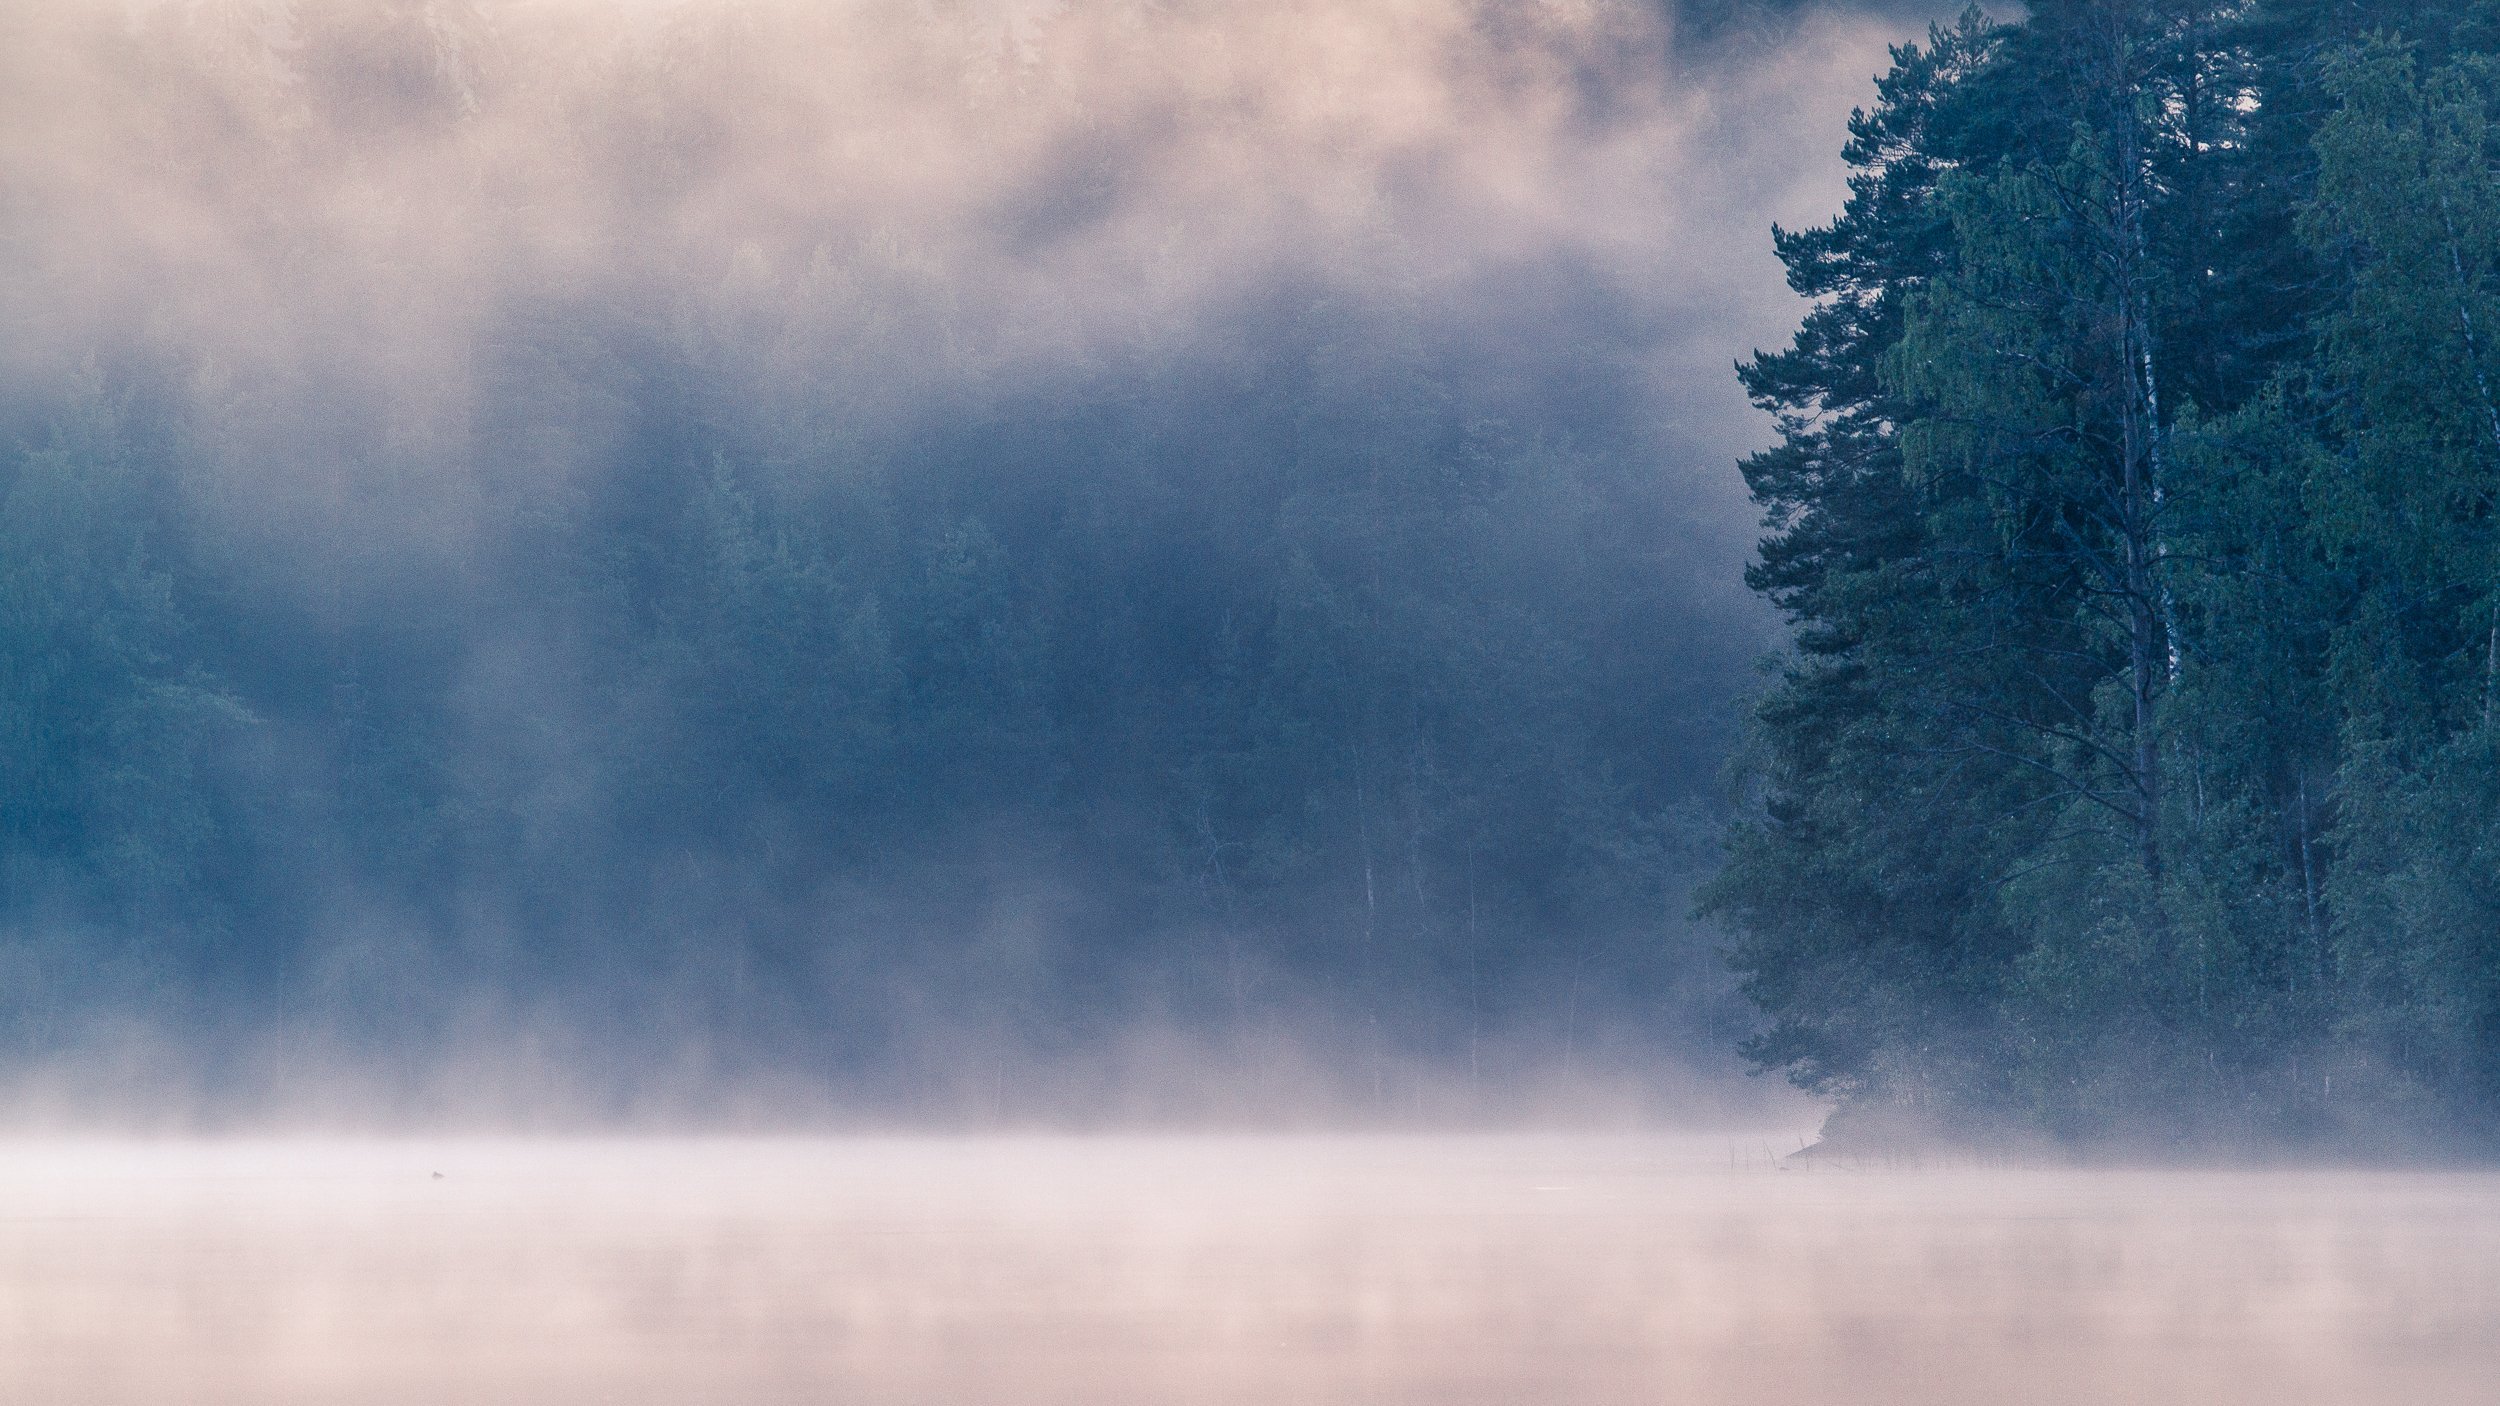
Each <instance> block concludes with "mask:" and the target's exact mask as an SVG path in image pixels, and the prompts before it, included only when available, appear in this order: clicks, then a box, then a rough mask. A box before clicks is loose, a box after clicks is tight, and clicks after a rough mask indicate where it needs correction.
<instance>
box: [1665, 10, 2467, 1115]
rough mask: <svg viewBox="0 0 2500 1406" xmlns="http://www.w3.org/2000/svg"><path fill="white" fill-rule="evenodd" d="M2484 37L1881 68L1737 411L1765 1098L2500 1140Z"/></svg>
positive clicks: (2182, 45) (2344, 31)
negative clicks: (1757, 686)
mask: <svg viewBox="0 0 2500 1406" xmlns="http://www.w3.org/2000/svg"><path fill="white" fill-rule="evenodd" d="M2398 34H2402V35H2404V36H2406V37H2404V38H2397V37H2393V36H2395V35H2398ZM2495 44H2500V35H2495V34H2493V33H2492V32H2491V27H2490V25H2489V23H2488V16H2487V15H2486V14H2484V13H2482V11H2481V9H2480V8H2479V7H2471V6H2468V7H2457V8H2456V9H2454V10H2453V12H2452V11H2451V10H2449V9H2445V8H2441V7H2430V6H2424V7H2413V6H2401V7H2390V6H2377V7H2373V6H2366V5H2353V4H2339V5H2333V6H2318V5H2301V4H2267V3H2255V4H2247V5H2217V4H2195V3H2186V0H2157V2H2156V0H2066V2H2065V3H2056V4H2045V3H2044V4H2041V5H2037V6H2035V7H2033V11H2032V13H2031V15H2030V17H2029V18H2028V19H2027V20H2025V21H2024V22H2022V23H2020V24H2018V25H2014V26H2010V27H2002V28H1991V27H1990V26H1988V25H1987V24H1986V23H1985V22H1983V21H1981V20H1980V19H1979V18H1978V17H1977V15H1976V13H1974V14H1973V15H1972V16H1970V17H1967V18H1965V19H1964V20H1963V21H1962V22H1961V23H1960V24H1959V25H1957V26H1956V27H1955V28H1953V29H1951V30H1939V31H1937V32H1936V33H1935V35H1934V36H1933V39H1932V41H1931V43H1930V44H1929V45H1927V46H1925V47H1923V48H1916V49H1906V50H1903V51H1901V52H1900V54H1899V55H1898V62H1897V66H1896V68H1895V71H1894V73H1893V75H1892V76H1891V77H1890V78H1889V79H1888V80H1887V81H1886V84H1885V87H1884V90H1883V94H1882V97H1883V102H1882V105H1881V106H1880V107H1879V108H1878V109H1876V110H1875V111H1874V112H1872V113H1869V114H1864V115H1862V116H1861V117H1860V118H1859V119H1858V121H1857V123H1856V125H1855V129H1854V131H1853V138H1854V140H1853V141H1852V143H1851V145H1850V147H1849V149H1848V155H1849V159H1850V161H1851V163H1852V165H1853V166H1855V167H1857V168H1858V170H1859V172H1860V175H1859V176H1858V178H1857V180H1856V183H1855V185H1854V187H1853V199H1852V200H1851V203H1850V205H1849V207H1848V209H1847V210H1846V211H1845V212H1844V213H1843V214H1842V216H1841V217H1840V218H1839V219H1838V220H1837V221H1835V222H1834V224H1833V225H1831V226H1830V227H1829V228H1827V229H1824V230H1817V231H1810V232H1808V233H1806V234H1803V235H1792V234H1786V233H1782V234H1781V235H1779V240H1780V251H1781V253H1782V255H1783V257H1785V258H1786V259H1787V260H1788V263H1789V266H1790V269H1791V271H1792V281H1794V282H1795V283H1796V284H1797V286H1798V288H1799V290H1800V291H1801V292H1804V293H1806V294H1808V295H1809V296H1811V297H1814V298H1816V299H1817V300H1818V305H1817V307H1816V309H1815V310H1814V311H1813V312H1812V313H1811V314H1810V315H1809V316H1808V318H1807V320H1806V323H1805V325H1804V327H1803V328H1802V329H1801V330H1800V332H1799V334H1798V338H1797V342H1796V346H1795V348H1794V349H1793V350H1791V351H1788V352H1783V353H1778V354H1765V355H1762V356H1760V357H1757V358H1756V359H1755V360H1754V361H1753V362H1752V363H1750V364H1748V365H1747V366H1746V367H1745V368H1744V374H1745V377H1746V382H1747V385H1748V387H1749V388H1750V389H1751V390H1752V391H1753V392H1754V394H1755V397H1756V399H1757V400H1758V401H1759V402H1760V403H1762V404H1763V405H1764V406H1765V407H1766V408H1768V409H1771V410H1773V411H1774V412H1776V413H1778V414H1779V415H1780V416H1781V428H1782V443H1781V445H1780V446H1779V447H1777V448H1775V449H1773V450H1771V451H1769V452H1767V453H1765V454H1764V455H1761V456H1759V457H1758V458H1756V459H1755V460H1754V461H1752V462H1751V463H1750V464H1749V465H1748V475H1749V478H1750V480H1751V482H1752V483H1753V486H1754V489H1755V492H1756V496H1757V497H1758V498H1759V499H1760V500H1761V501H1762V502H1763V503H1764V504H1765V506H1766V507H1767V508H1768V510H1769V523H1770V526H1771V529H1772V534H1771V536H1770V537H1768V538H1767V539H1766V540H1765V542H1764V547H1763V565H1762V567H1761V568H1760V569H1759V570H1758V571H1757V573H1756V579H1755V584H1756V586H1757V588H1759V589H1762V590H1764V591H1766V592H1767V593H1768V594H1770V595H1771V597H1772V598H1773V599H1774V600H1775V601H1776V602H1777V603H1778V604H1779V605H1780V606H1781V607H1782V608H1783V609H1785V610H1786V611H1787V612H1788V614H1789V616H1790V618H1791V619H1792V620H1793V621H1794V622H1795V625H1796V629H1797V643H1798V649H1797V653H1796V655H1795V657H1794V660H1793V662H1791V663H1790V664H1789V665H1788V666H1787V669H1786V671H1785V673H1784V676H1783V678H1782V680H1781V682H1780V684H1779V685H1778V686H1777V687H1776V688H1775V689H1774V690H1773V691H1772V692H1771V693H1770V694H1769V696H1768V697H1767V698H1766V699H1765V701H1764V702H1763V704H1762V705H1761V707H1760V709H1759V710H1758V714H1757V718H1758V726H1759V738H1760V741H1759V743H1758V754H1757V755H1758V758H1759V763H1758V774H1759V775H1760V777H1761V781H1762V783H1763V787H1762V797H1761V805H1760V809H1759V811H1758V813H1757V814H1756V815H1755V816H1754V817H1753V818H1751V819H1748V820H1745V821H1743V822H1742V823H1740V824H1739V825H1738V827H1737V829H1736V831H1735V834H1734V842H1733V847H1732V853H1731V862H1730V863H1729V865H1728V866H1727V867H1726V869H1725V870H1724V871H1723V872H1722V873H1721V874H1720V876H1719V877H1718V878H1717V879H1716V880H1715V881H1714V882H1713V884H1712V885H1711V886H1709V887H1708V888H1707V889H1706V890H1705V893H1704V905H1705V907H1706V908H1707V909H1708V910H1710V911H1713V912H1715V913H1717V914H1719V915H1720V916H1721V917H1722V918H1723V919H1724V920H1726V921H1728V922H1729V923H1731V924H1732V925H1733V926H1734V928H1735V929H1736V931H1737V933H1738V942H1737V946H1736V949H1735V956H1736V961H1737V964H1738V967H1739V969H1740V971H1741V972H1743V974H1744V975H1745V978H1746V981H1747V984H1748V989H1749V990H1750V991H1751V992H1752V993H1753V995H1754V996H1755V998H1756V1000H1757V1001H1758V1002H1759V1003H1760V1004H1761V1005H1762V1006H1763V1007H1764V1008H1765V1010H1766V1011H1767V1012H1768V1013H1769V1014H1770V1015H1771V1017H1772V1018H1773V1020H1774V1022H1775V1023H1774V1025H1773V1027H1772V1028H1771V1030H1770V1032H1769V1033H1768V1034H1766V1035H1765V1036H1764V1037H1762V1038H1761V1039H1760V1040H1759V1041H1757V1043H1756V1046H1755V1049H1754V1054H1755V1057H1756V1058H1757V1059H1758V1060H1760V1061H1761V1062H1762V1063H1764V1064H1765V1065H1768V1066H1771V1067H1777V1068H1784V1069H1786V1070H1787V1071H1788V1072H1789V1073H1790V1075H1791V1076H1792V1077H1793V1078H1796V1079H1797V1080H1798V1081H1799V1082H1801V1083H1804V1084H1806V1085H1807V1086H1809V1087H1813V1088H1817V1089H1821V1090H1824V1091H1827V1092H1832V1093H1837V1094H1840V1095H1843V1096H1844V1097H1846V1098H1847V1099H1849V1100H1850V1101H1851V1102H1852V1104H1853V1105H1854V1106H1855V1108H1856V1109H1857V1112H1856V1113H1855V1114H1854V1115H1853V1116H1857V1117H1865V1118H1871V1117H1880V1116H1891V1117H1902V1118H1908V1119H1911V1120H1913V1121H1919V1122H1925V1123H1929V1124H1942V1125H1945V1126H1963V1127H1976V1126H2001V1125H2004V1124H2006V1123H2009V1122H2010V1123H2016V1124H2026V1125H2030V1126H2033V1127H2036V1128H2040V1129H2044V1130H2046V1131H2049V1132H2051V1133H2054V1134H2057V1135H2061V1136H2069V1137H2077V1138H2086V1139H2090V1138H2102V1137H2110V1136H2118V1135H2149V1136H2158V1137H2161V1138H2164V1139H2169V1140H2174V1141H2180V1142H2186V1143H2197V1142H2210V1141H2229V1140H2234V1139H2239V1138H2245V1137H2259V1136H2262V1137H2283V1136H2291V1137H2325V1136H2331V1135H2349V1134H2354V1133H2357V1132H2360V1131H2364V1130H2378V1131H2386V1130H2390V1129H2403V1130H2405V1131H2406V1132H2408V1133H2409V1134H2414V1135H2423V1136H2433V1135H2435V1136H2440V1137H2454V1136H2458V1135H2464V1136H2468V1137H2479V1136H2481V1135H2482V1134H2483V1133H2484V1132H2485V1131H2488V1130H2489V1129H2490V1128H2492V1126H2493V1122H2492V1114H2493V1110H2494V1108H2495V1104H2494V1102H2493V1098H2492V1095H2493V1093H2494V1087H2493V1084H2492V1078H2493V1074H2492V1071H2493V1068H2494V1060H2495V1048H2500V1047H2496V1046H2495V1043H2494V1040H2495V1031H2496V1030H2500V1004H2495V1001H2494V996H2493V988H2492V984H2491V977H2490V972H2491V969H2492V966H2491V951H2490V942H2491V938H2490V934H2491V933H2492V932H2493V930H2494V929H2493V926H2492V918H2493V912H2492V910H2491V909H2490V908H2489V907H2488V906H2486V905H2487V903H2488V901H2489V899H2488V895H2487V894H2486V890H2489V889H2491V888H2492V884H2491V883H2490V881H2489V880H2490V876H2491V875H2492V874H2493V873H2494V871H2493V870H2492V869H2491V862H2492V851H2491V850H2490V849H2489V848H2488V845H2489V843H2490V841H2489V839H2488V837H2489V835H2490V833H2491V831H2490V827H2491V825H2492V823H2493V822H2492V817H2491V813H2490V812H2491V804H2492V802H2491V797H2492V795H2493V792H2492V789H2491V774H2490V770H2489V768H2490V761H2489V758H2490V746H2491V743H2490V738H2491V736H2492V733H2491V727H2492V706H2491V704H2490V703H2489V702H2488V700H2489V698H2490V697H2491V696H2492V690H2493V684H2492V682H2491V680H2492V677H2493V674H2492V670H2493V668H2494V667H2495V665H2494V663H2493V660H2494V659H2500V654H2495V653H2494V651H2493V650H2492V649H2491V648H2490V645H2491V643H2492V641H2494V640H2500V626H2495V624H2494V623H2493V622H2494V619H2495V615H2494V612H2495V610H2500V601H2496V600H2495V599H2494V588H2493V586H2492V585H2491V582H2492V581H2493V579H2494V576H2493V570H2494V567H2495V566H2496V565H2500V545H2496V544H2495V543H2494V542H2493V540H2492V539H2491V532H2492V530H2493V528H2492V524H2493V522H2494V521H2495V519H2494V517H2493V499H2492V488H2491V485H2492V484H2494V483H2495V482H2500V414H2494V413H2493V410H2494V402H2493V400H2492V387H2493V386H2494V385H2495V384H2500V360H2495V359H2494V350H2495V349H2494V348H2493V346H2492V345H2491V343H2490V340H2489V334H2488V333H2487V332H2486V331H2485V329H2486V328H2489V327H2491V326H2492V325H2493V323H2494V320H2495V319H2500V305H2496V304H2500V283H2496V282H2495V272H2494V270H2495V261H2496V259H2500V244H2495V239H2496V238H2500V235H2496V234H2495V229H2496V228H2500V215H2495V213H2494V212H2495V210H2496V209H2500V205H2495V202H2500V146H2495V144H2494V143H2493V141H2492V138H2491V136H2490V131H2491V128H2490V125H2489V124H2490V120H2491V117H2492V115H2493V110H2494V106H2493V105H2494V99H2495V95H2496V90H2495V87H2494V84H2493V82H2492V79H2491V74H2492V71H2493V70H2492V69H2491V67H2490V63H2491V60H2490V58H2488V57H2486V56H2485V55H2487V54H2489V53H2490V52H2491V51H2492V49H2493V47H2494V46H2495ZM1904 251H1914V257H1904V256H1903V253H1904Z"/></svg>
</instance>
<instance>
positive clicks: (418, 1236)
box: [0, 1137, 2500, 1406]
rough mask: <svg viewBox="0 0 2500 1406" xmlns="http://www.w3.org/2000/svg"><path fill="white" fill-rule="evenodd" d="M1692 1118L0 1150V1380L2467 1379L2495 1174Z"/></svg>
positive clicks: (210, 1399)
mask: <svg viewBox="0 0 2500 1406" xmlns="http://www.w3.org/2000/svg"><path fill="white" fill-rule="evenodd" d="M1724 1143H1725V1140H1723V1139H1717V1138H1712V1139H1690V1138H1687V1139H1670V1138H1652V1137H1621V1138H1557V1137H1507V1138H1503V1137H1485V1138H1412V1137H1408V1138H1387V1137H1384V1138H1375V1139H1364V1138H1240V1139H1226V1138H1171V1139H1125V1138H1123V1139H1108V1138H1105V1139H1038V1138H1037V1139H960V1140H883V1139H857V1140H833V1141H764V1142H736V1143H728V1142H720V1143H698V1142H622V1141H620V1142H548V1143H491V1142H466V1143H414V1142H380V1143H366V1144H303V1143H296V1144H285V1143H261V1144H247V1143H217V1144H155V1145H105V1144H63V1143H24V1144H18V1145H14V1146H0V1401H6V1402H12V1403H14V1402H26V1403H63V1406H68V1404H69V1403H80V1402H94V1403H115V1406H120V1404H121V1403H147V1404H148V1406H160V1403H237V1406H241V1404H242V1403H250V1404H251V1406H292V1404H293V1403H313V1402H319V1403H325V1406H327V1404H331V1403H337V1404H339V1406H366V1403H410V1404H411V1406H414V1403H427V1404H428V1406H435V1404H436V1403H453V1402H457V1403H476V1404H477V1406H489V1404H491V1403H530V1404H531V1406H540V1404H541V1403H573V1402H614V1403H623V1406H656V1404H657V1403H672V1406H674V1403H724V1406H726V1403H739V1404H740V1406H751V1404H752V1403H779V1402H793V1403H796V1402H811V1403H812V1402H827V1403H831V1402H840V1403H846V1404H847V1403H885V1402H893V1403H904V1402H909V1403H915V1404H916V1406H926V1404H927V1403H985V1406H986V1404H987V1403H999V1404H1000V1406H1024V1404H1025V1403H1036V1404H1040V1403H1071V1404H1073V1403H1087V1404H1088V1406H1105V1404H1106V1403H1149V1402H1151V1403H1167V1402H1188V1403H1234V1402H1240V1403H1251V1402H1257V1403H1334V1402H1348V1403H1353V1402H1361V1403H1419V1404H1420V1403H1435V1406H1444V1404H1445V1403H1470V1402H1483V1403H1536V1406H1577V1404H1578V1403H1634V1402H1639V1403H1659V1402H1697V1403H1715V1402H1747V1403H1754V1402H1762V1401H1765V1400H1786V1401H1799V1400H1812V1401H1818V1402H1850V1403H1860V1402H1873V1403H1880V1402H1904V1403H1907V1402H1918V1403H1944V1404H1945V1406H1953V1404H1954V1403H1964V1402H1968V1403H1983V1402H1984V1403H1989V1406H1998V1404H1999V1403H2008V1402H2027V1403H2028V1402H2076V1403H2084V1402H2092V1403H2104V1402H2120V1401H2146V1402H2154V1401H2159V1402H2191V1401H2192V1402H2207V1403H2234V1402H2251V1403H2255V1402H2265V1403H2269V1406H2280V1404H2281V1403H2287V1402H2310V1401H2315V1402H2339V1403H2340V1402H2373V1401H2406V1402H2451V1401H2453V1402H2466V1401H2478V1402H2479V1401H2488V1400H2491V1399H2493V1398H2492V1396H2491V1394H2490V1393H2491V1390H2492V1389H2491V1387H2490V1385H2489V1384H2490V1383H2491V1382H2493V1381H2500V1177H2495V1176H2492V1175H2486V1174H2464V1173H2396V1172H2386V1173H2376V1172H2374V1173H2351V1172H2088V1173H2087V1172H2072V1171H2038V1170H2001V1169H2000V1170H1988V1169H1972V1168H1951V1167H1946V1168H1928V1169H1918V1170H1902V1169H1893V1170H1884V1171H1860V1172H1848V1171H1840V1170H1832V1169H1825V1170H1821V1171H1815V1172H1810V1173H1809V1172H1802V1171H1800V1172H1775V1171H1772V1170H1770V1169H1769V1168H1768V1167H1767V1165H1766V1163H1765V1162H1764V1159H1763V1156H1762V1153H1761V1151H1760V1150H1759V1147H1760V1144H1759V1141H1758V1140H1748V1141H1747V1144H1746V1146H1745V1147H1744V1148H1742V1149H1740V1148H1737V1147H1735V1146H1732V1145H1724ZM1791 1145H1793V1139H1792V1141H1791ZM1746 1152H1750V1153H1751V1155H1750V1156H1747V1155H1743V1154H1744V1153H1746ZM436 1173H440V1174H441V1175H440V1176H439V1177H438V1176H437V1175H436Z"/></svg>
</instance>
